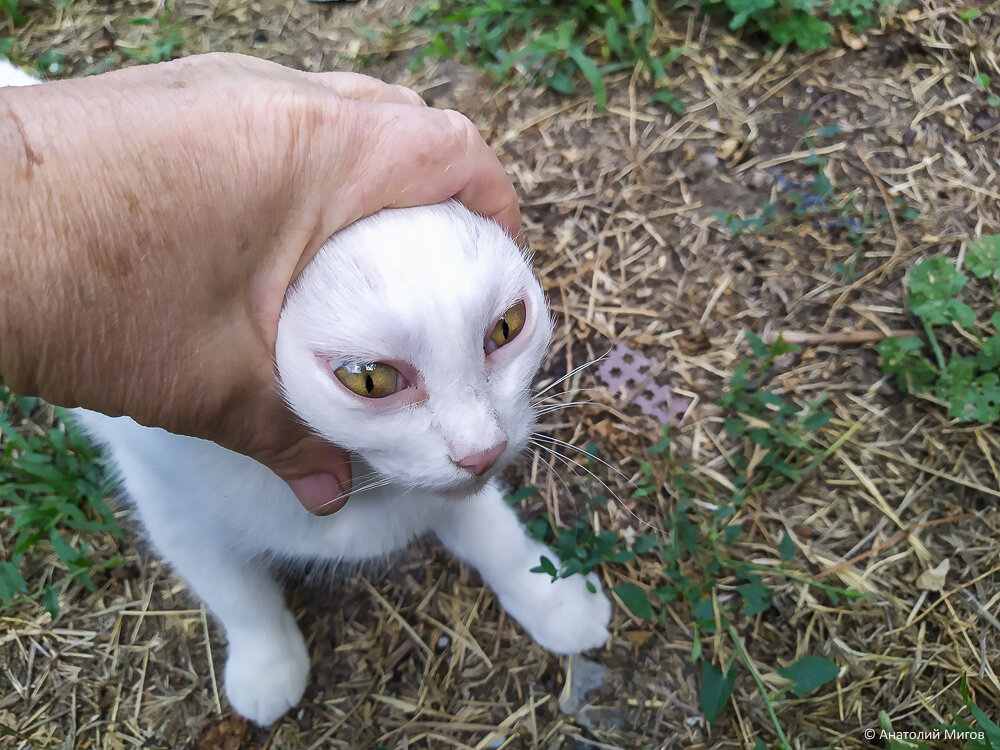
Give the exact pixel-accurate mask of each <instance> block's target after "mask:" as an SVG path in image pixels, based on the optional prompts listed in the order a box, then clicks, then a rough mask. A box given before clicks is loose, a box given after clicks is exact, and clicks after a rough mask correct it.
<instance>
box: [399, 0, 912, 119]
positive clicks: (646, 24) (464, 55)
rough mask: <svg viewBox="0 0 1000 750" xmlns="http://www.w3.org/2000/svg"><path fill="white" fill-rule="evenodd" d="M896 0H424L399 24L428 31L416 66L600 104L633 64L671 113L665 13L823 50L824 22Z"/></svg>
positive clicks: (880, 10)
mask: <svg viewBox="0 0 1000 750" xmlns="http://www.w3.org/2000/svg"><path fill="white" fill-rule="evenodd" d="M898 2H899V0H702V2H701V3H700V5H699V4H694V3H686V2H684V1H683V0H680V1H679V2H676V3H673V4H668V3H664V4H662V5H661V4H659V3H657V2H656V0H611V2H603V1H602V0H574V1H573V2H563V1H561V0H430V1H429V2H427V3H425V4H424V5H422V6H420V7H419V8H418V9H417V11H416V12H415V13H414V15H413V16H412V18H411V19H410V20H409V21H408V22H406V23H405V24H400V25H399V27H397V31H399V30H401V29H405V30H412V29H413V28H414V27H416V28H422V29H425V30H426V31H428V32H429V33H430V41H429V42H428V44H427V45H426V46H425V47H424V48H423V50H422V51H421V52H420V53H419V55H418V56H417V59H416V65H420V64H421V63H422V62H423V60H424V59H425V58H426V57H427V56H428V55H431V56H438V57H451V58H455V59H458V60H461V61H463V62H466V63H469V64H471V65H473V66H475V67H477V68H479V69H480V70H482V71H484V72H485V73H486V74H487V75H489V76H490V77H492V78H493V79H494V80H495V81H497V82H504V81H513V82H517V83H522V84H523V83H525V82H532V83H542V84H545V85H546V86H548V87H549V88H551V89H553V90H555V91H557V92H559V93H561V94H572V93H575V92H576V91H577V90H578V86H579V84H580V81H581V80H582V81H585V82H586V84H587V86H589V88H590V90H591V93H592V95H593V97H594V101H595V102H596V103H597V105H598V107H600V108H601V109H604V108H605V107H606V106H607V87H606V84H605V81H606V78H607V76H608V75H610V74H613V73H617V72H620V71H632V70H635V71H637V72H638V73H639V75H640V77H641V78H642V79H643V80H646V81H647V82H648V83H649V84H650V85H651V87H652V91H651V93H650V94H649V95H648V101H651V102H660V103H662V104H665V105H666V106H667V107H669V108H670V109H672V110H673V111H674V112H676V113H680V112H682V111H683V110H684V103H683V102H682V101H681V100H680V99H678V98H677V96H676V95H675V94H674V93H673V92H672V91H671V90H670V89H669V87H668V86H667V85H666V78H667V69H668V68H669V67H670V65H671V64H672V63H673V62H674V61H675V60H676V59H677V58H678V57H680V56H682V55H683V54H684V49H683V48H670V47H668V46H667V45H666V44H665V43H664V41H663V36H664V35H663V34H660V33H659V31H660V27H661V25H662V24H663V22H664V18H666V17H668V16H670V15H672V14H680V13H681V12H687V13H690V12H692V10H694V11H696V12H697V11H704V12H706V13H708V14H709V15H711V16H712V17H715V18H718V19H719V20H720V21H721V22H722V23H725V24H726V25H727V26H728V27H729V28H730V29H732V30H734V31H735V30H746V31H747V32H748V33H749V36H750V37H754V36H758V37H760V38H762V39H763V40H764V43H765V46H766V45H773V44H793V45H796V46H797V47H798V48H800V49H803V50H809V49H816V48H822V47H829V46H831V44H832V43H833V37H832V32H833V29H834V26H833V24H835V23H836V24H842V25H849V26H851V27H852V28H853V29H854V30H855V31H863V30H865V29H867V28H869V27H871V26H873V25H875V24H877V23H879V22H880V21H881V19H882V18H883V17H884V16H885V15H886V14H887V13H888V12H890V10H891V9H892V8H893V7H894V6H895V5H897V4H898Z"/></svg>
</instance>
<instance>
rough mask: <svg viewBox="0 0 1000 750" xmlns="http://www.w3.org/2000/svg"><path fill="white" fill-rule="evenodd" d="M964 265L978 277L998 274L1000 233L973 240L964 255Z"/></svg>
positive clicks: (999, 268)
mask: <svg viewBox="0 0 1000 750" xmlns="http://www.w3.org/2000/svg"><path fill="white" fill-rule="evenodd" d="M965 267H966V268H968V269H969V270H970V271H972V273H974V274H975V275H976V277H977V278H980V279H982V278H985V277H987V276H992V275H995V274H1000V234H993V235H989V236H986V237H979V238H978V239H975V240H973V241H972V243H971V244H970V245H969V252H968V253H967V254H966V256H965Z"/></svg>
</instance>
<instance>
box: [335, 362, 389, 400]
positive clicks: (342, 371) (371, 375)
mask: <svg viewBox="0 0 1000 750" xmlns="http://www.w3.org/2000/svg"><path fill="white" fill-rule="evenodd" d="M333 374H334V375H336V376H337V380H339V381H340V382H341V383H343V384H344V385H345V386H347V388H348V389H349V390H351V391H352V392H354V393H356V394H358V395H359V396H364V397H365V398H385V397H386V396H391V395H392V394H393V393H395V392H396V391H398V390H399V380H400V378H399V371H398V370H397V369H396V368H395V367H393V366H392V365H387V364H385V363H384V362H345V363H344V364H342V365H341V366H340V367H338V368H337V369H336V370H334V371H333Z"/></svg>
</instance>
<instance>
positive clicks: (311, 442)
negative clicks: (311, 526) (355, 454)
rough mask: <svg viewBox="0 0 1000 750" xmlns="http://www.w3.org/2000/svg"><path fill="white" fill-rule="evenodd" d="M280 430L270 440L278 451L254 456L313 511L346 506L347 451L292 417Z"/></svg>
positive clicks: (348, 489)
mask: <svg viewBox="0 0 1000 750" xmlns="http://www.w3.org/2000/svg"><path fill="white" fill-rule="evenodd" d="M274 424H275V423H274V422H272V423H271V425H272V427H273V426H274ZM277 432H278V433H279V434H275V433H272V434H270V435H268V440H267V444H268V447H270V446H280V448H279V449H278V450H277V451H274V450H268V449H267V448H264V449H263V450H256V451H254V450H251V451H250V455H251V457H252V458H254V459H256V460H257V461H259V462H260V463H262V464H264V465H265V466H266V467H267V468H269V469H270V470H271V471H273V472H274V473H275V474H277V475H278V476H279V477H280V478H281V479H283V480H284V481H285V483H286V484H287V485H288V487H289V488H290V489H291V490H292V492H294V493H295V497H297V498H298V500H299V502H300V503H302V507H303V508H305V509H306V510H308V511H309V512H310V513H313V514H315V515H317V516H326V515H330V514H331V513H336V512H337V511H338V510H340V509H341V508H343V507H344V506H345V505H346V504H347V500H348V497H349V496H350V494H351V459H350V456H348V454H347V452H346V451H345V450H344V449H343V448H340V447H338V446H336V445H333V444H332V443H329V442H327V441H326V440H324V439H323V438H321V437H319V436H318V435H315V434H313V433H311V432H309V431H308V430H307V428H306V427H304V426H303V425H301V424H300V423H298V422H295V421H292V420H291V419H286V420H285V421H284V424H283V425H282V427H281V428H279V430H278V431H277ZM258 447H262V446H258Z"/></svg>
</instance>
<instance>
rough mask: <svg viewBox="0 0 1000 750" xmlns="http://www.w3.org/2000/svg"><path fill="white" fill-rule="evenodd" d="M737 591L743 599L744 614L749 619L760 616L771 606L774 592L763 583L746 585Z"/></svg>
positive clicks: (738, 587)
mask: <svg viewBox="0 0 1000 750" xmlns="http://www.w3.org/2000/svg"><path fill="white" fill-rule="evenodd" d="M736 590H737V591H739V592H740V596H742V597H743V612H744V614H746V615H747V616H748V617H750V616H753V615H756V614H760V613H761V612H764V611H765V610H767V609H768V608H769V607H770V606H771V597H772V596H774V592H773V591H771V589H770V588H768V587H767V586H765V585H764V584H762V583H745V584H743V585H742V586H737V587H736Z"/></svg>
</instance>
